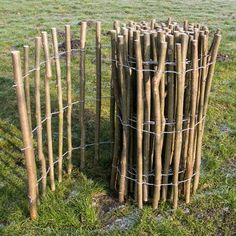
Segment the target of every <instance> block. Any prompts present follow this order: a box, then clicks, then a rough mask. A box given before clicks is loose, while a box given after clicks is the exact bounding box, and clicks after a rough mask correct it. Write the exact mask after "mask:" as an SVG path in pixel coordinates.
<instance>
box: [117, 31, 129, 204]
mask: <svg viewBox="0 0 236 236" xmlns="http://www.w3.org/2000/svg"><path fill="white" fill-rule="evenodd" d="M118 60H119V79H120V83H121V97H122V120H123V123H124V124H127V123H128V116H127V105H126V98H127V88H126V81H125V70H124V37H123V36H122V35H119V36H118ZM127 131H128V127H127V126H125V125H124V126H123V135H122V153H121V163H120V164H121V169H120V188H119V202H124V196H125V188H126V172H127V157H128V149H127V140H128V135H127V134H128V132H127Z"/></svg>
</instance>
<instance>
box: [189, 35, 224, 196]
mask: <svg viewBox="0 0 236 236" xmlns="http://www.w3.org/2000/svg"><path fill="white" fill-rule="evenodd" d="M220 41H221V35H220V34H215V37H214V46H213V48H212V52H211V57H210V65H209V69H208V74H207V77H206V89H205V94H204V103H203V111H202V113H203V117H205V116H206V112H207V106H208V100H209V94H210V90H211V83H212V78H213V75H214V69H215V63H216V57H217V53H218V50H219V46H220ZM204 123H205V121H204V122H203V127H202V131H201V132H200V128H201V127H200V128H199V131H198V132H199V135H198V136H199V141H198V144H197V146H198V145H200V146H201V143H202V136H203V130H204V125H205V124H204ZM198 148H200V147H198ZM195 162H196V163H195V176H194V185H193V192H194V193H195V192H196V190H197V188H198V184H199V178H200V164H201V151H199V150H198V151H197V156H196V161H195Z"/></svg>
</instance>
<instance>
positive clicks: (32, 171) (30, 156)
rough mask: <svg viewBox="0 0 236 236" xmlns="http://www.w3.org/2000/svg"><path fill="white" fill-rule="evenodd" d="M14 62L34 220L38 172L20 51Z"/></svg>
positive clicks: (13, 55) (14, 53)
mask: <svg viewBox="0 0 236 236" xmlns="http://www.w3.org/2000/svg"><path fill="white" fill-rule="evenodd" d="M12 63H13V71H14V80H15V84H16V95H17V104H18V111H19V118H20V125H21V132H22V137H23V144H24V154H25V164H26V170H27V176H28V197H29V208H30V217H31V219H32V220H35V219H36V218H37V174H36V164H35V157H34V151H33V141H32V134H31V129H30V126H29V120H28V115H27V105H26V99H25V92H24V84H23V79H22V73H21V63H20V52H19V51H12Z"/></svg>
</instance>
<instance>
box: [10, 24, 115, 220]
mask: <svg viewBox="0 0 236 236" xmlns="http://www.w3.org/2000/svg"><path fill="white" fill-rule="evenodd" d="M93 24H94V25H95V33H94V27H91V26H90V28H89V29H87V22H85V21H84V22H81V23H80V33H79V35H78V38H79V40H72V36H73V33H72V32H71V27H70V25H66V26H65V31H64V32H57V30H56V28H52V30H51V35H48V33H47V32H42V33H41V36H39V37H36V38H35V45H34V47H33V48H32V53H31V54H32V55H33V56H34V63H33V69H29V68H30V66H29V64H30V58H31V55H30V47H29V46H24V52H23V54H24V55H23V71H22V70H21V59H20V52H19V51H12V61H13V71H14V79H15V85H14V86H15V88H16V92H17V102H18V110H19V118H20V125H21V131H22V137H23V144H24V148H22V151H24V155H25V160H26V169H27V175H28V197H29V206H30V215H31V218H32V219H36V218H37V202H38V200H39V195H41V194H42V195H44V194H45V192H46V189H47V183H48V181H47V177H48V176H47V175H48V174H49V183H50V188H51V190H52V191H55V189H56V184H55V182H56V180H55V178H56V177H57V180H58V182H59V183H60V182H61V181H62V179H63V171H64V169H65V168H64V167H63V166H64V165H66V171H67V173H68V174H69V175H70V174H71V171H72V166H73V165H72V153H73V151H74V150H80V154H79V157H78V160H79V165H80V168H81V169H83V168H85V164H86V158H85V149H86V147H90V146H94V149H95V155H94V162H98V160H99V156H100V145H101V144H111V143H112V140H106V141H101V137H100V136H101V135H100V133H101V132H100V129H101V128H100V124H101V100H102V99H110V100H111V102H110V104H112V103H114V101H113V97H112V96H110V92H109V91H108V92H107V93H108V95H107V96H103V97H102V94H101V89H102V77H101V69H102V68H101V67H102V63H101V50H102V47H101V22H93ZM89 32H90V38H92V39H93V41H95V42H96V43H95V45H87V44H86V42H87V37H86V36H87V33H89ZM59 34H62V35H63V41H62V42H60V43H59V42H58V35H59ZM74 34H76V33H74ZM49 36H51V37H50V39H51V40H49ZM75 43H77V45H76V46H75V45H73V44H75ZM59 50H62V51H59ZM88 50H94V51H93V52H91V53H92V57H93V56H95V58H94V62H95V80H96V86H95V90H96V94H93V95H94V96H95V97H87V96H86V95H87V94H88V93H89V92H87V90H86V80H87V78H86V76H87V74H86V68H85V67H86V66H88V63H89V64H90V65H89V66H90V67H91V64H94V63H91V62H90V61H91V60H90V61H89V62H88V58H87V55H88V53H87V52H88ZM51 51H52V53H51ZM51 54H53V55H51ZM42 57H43V61H42V60H41V59H42ZM86 60H87V62H86ZM63 63H64V64H63ZM77 68H78V70H77ZM72 69H73V70H72ZM62 70H63V71H62ZM91 70H92V69H91V68H89V71H91ZM63 73H64V75H63V76H62V74H63ZM90 76H91V75H90ZM103 77H104V76H103ZM42 78H44V83H43V85H44V86H42ZM30 80H33V83H32V82H31V81H30ZM76 81H78V84H76ZM55 82H56V86H55ZM73 83H74V84H76V85H75V86H74V87H75V88H74V89H73ZM104 83H107V84H108V86H107V87H110V79H109V81H104ZM52 85H53V87H52ZM78 85H79V86H78ZM31 87H32V88H31ZM55 87H56V94H55ZM78 88H79V89H78ZM64 89H66V91H64ZM73 91H74V94H73ZM32 92H33V93H34V94H33V96H32ZM77 96H78V97H79V100H76V101H73V97H77ZM55 99H56V100H57V101H56V103H57V104H54V100H55ZM64 100H65V101H64ZM86 100H87V102H89V101H88V100H91V101H90V102H92V101H93V102H94V103H95V106H96V108H95V132H94V134H95V135H94V143H89V144H88V143H86V115H87V113H88V111H87V110H86V108H85V101H86ZM42 103H43V104H42ZM65 103H66V106H64V105H65ZM32 104H34V108H33V107H32ZM76 105H77V106H78V110H79V112H78V115H79V117H78V120H76V122H78V123H79V125H77V127H78V126H79V129H77V128H75V121H73V116H74V115H75V114H74V113H75V111H73V106H76ZM52 106H53V107H52ZM54 106H55V107H54ZM55 108H57V109H58V110H57V111H54V110H55ZM42 112H43V113H44V114H45V118H44V119H43V118H42V117H43V116H42ZM111 112H112V110H111ZM56 116H58V120H57V122H54V123H53V122H52V118H53V117H56ZM111 117H114V115H112V116H111ZM87 118H88V116H87ZM110 122H111V125H112V120H110ZM45 123H46V125H45ZM73 123H74V126H73ZM33 124H34V125H35V127H34V128H32V127H33ZM54 126H56V129H55V127H54ZM113 126H114V125H113ZM74 129H76V132H78V134H79V143H78V144H79V146H74V145H75V143H73V134H72V133H73V130H74ZM35 133H36V134H37V135H36V139H34V134H35ZM55 135H57V137H58V138H57V141H56V142H57V143H55V140H54V136H55ZM64 136H66V138H64ZM65 139H66V143H65ZM45 140H46V142H45ZM35 143H36V145H35ZM35 154H37V155H35ZM35 156H37V158H35ZM56 157H57V158H56ZM65 158H66V160H65ZM38 160H39V161H40V168H39V169H38V168H37V167H36V162H38ZM55 164H57V167H58V168H57V170H56V169H55Z"/></svg>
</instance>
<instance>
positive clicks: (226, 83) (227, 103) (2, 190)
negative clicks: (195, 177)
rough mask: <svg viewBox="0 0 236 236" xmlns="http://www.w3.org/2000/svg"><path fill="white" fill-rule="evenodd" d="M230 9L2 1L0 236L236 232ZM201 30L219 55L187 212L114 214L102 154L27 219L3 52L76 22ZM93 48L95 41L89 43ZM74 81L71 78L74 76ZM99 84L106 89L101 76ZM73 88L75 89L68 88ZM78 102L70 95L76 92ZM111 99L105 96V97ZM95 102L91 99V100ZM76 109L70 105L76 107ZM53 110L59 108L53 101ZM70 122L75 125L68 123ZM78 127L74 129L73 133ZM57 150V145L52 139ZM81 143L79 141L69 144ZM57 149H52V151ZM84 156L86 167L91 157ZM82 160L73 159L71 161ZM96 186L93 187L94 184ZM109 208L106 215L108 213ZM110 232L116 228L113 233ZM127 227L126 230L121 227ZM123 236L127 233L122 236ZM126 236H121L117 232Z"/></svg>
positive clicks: (213, 4) (196, 4)
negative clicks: (212, 35)
mask: <svg viewBox="0 0 236 236" xmlns="http://www.w3.org/2000/svg"><path fill="white" fill-rule="evenodd" d="M235 12H236V3H235V1H232V0H231V1H219V0H214V1H201V0H197V1H196V0H195V1H193V0H190V1H173V0H172V1H158V2H157V1H149V0H147V1H125V0H122V1H101V0H98V1H96V2H94V1H75V0H70V1H49V0H43V1H26V0H21V1H12V2H11V3H10V4H9V1H6V0H2V1H1V10H0V26H1V27H0V35H1V39H0V55H1V59H0V99H1V104H2V105H1V110H0V234H1V235H121V234H122V235H234V234H235V232H236V228H235V225H236V222H235V219H236V212H235V208H236V191H235V186H236V181H235V158H236V146H235V134H236V109H235V108H236V71H235V68H236V56H235V55H236V44H235V42H236V26H235V19H236V13H235ZM168 16H172V17H173V18H174V19H175V20H177V21H183V20H184V19H188V20H189V21H190V22H197V23H202V24H206V25H208V26H209V28H210V30H211V31H214V30H216V29H217V28H221V29H222V34H223V41H222V44H221V48H220V53H222V54H224V55H228V56H229V60H228V61H218V63H217V66H216V72H215V77H214V82H213V87H212V93H211V97H210V104H209V110H208V115H207V122H206V129H205V136H204V146H203V161H202V162H203V164H202V173H201V182H200V187H199V190H198V192H197V194H196V195H195V196H194V197H193V199H192V201H191V203H190V204H189V205H188V206H186V205H185V204H183V203H182V204H181V206H180V207H179V209H178V210H176V211H172V210H171V207H170V205H168V204H161V206H160V209H159V210H158V211H153V210H152V209H151V208H150V207H145V208H144V209H143V210H141V211H138V210H137V209H136V208H135V206H133V205H132V204H126V205H124V206H119V207H117V208H116V209H115V210H114V211H110V212H109V211H108V210H107V208H109V206H111V205H113V206H114V205H115V204H117V203H116V202H115V201H114V200H113V199H112V198H110V197H108V194H110V192H109V188H108V182H109V174H110V173H109V172H110V159H109V158H110V156H109V148H108V147H105V146H104V148H103V156H102V160H101V163H100V165H99V166H96V168H94V167H93V166H92V165H90V164H88V166H87V170H86V172H85V173H79V172H78V171H77V170H74V171H73V175H72V177H71V178H69V177H68V176H66V175H65V178H64V181H63V183H61V184H58V186H57V191H56V192H55V193H52V192H50V191H48V193H47V195H46V196H45V198H44V199H42V201H41V205H40V206H39V219H38V220H36V221H34V222H32V221H30V219H29V214H28V210H27V201H26V185H25V180H26V175H25V169H24V159H23V155H22V154H21V152H20V148H21V147H22V142H21V135H20V130H19V123H18V116H17V108H16V98H15V93H14V90H13V88H12V87H11V86H12V84H13V79H12V69H11V58H10V54H9V51H10V49H12V48H20V47H22V45H24V44H26V43H30V44H32V42H33V38H34V37H35V35H37V34H39V32H40V31H42V30H47V31H48V30H49V29H50V28H51V27H53V26H57V27H58V28H59V29H63V26H64V24H66V23H72V24H73V25H74V29H75V30H76V24H77V23H78V22H79V21H80V20H82V19H91V18H92V19H96V20H101V21H102V25H103V30H104V32H106V31H107V30H109V29H110V28H111V27H112V21H113V20H121V21H123V22H126V21H127V20H143V19H146V20H149V19H152V18H157V19H159V20H166V19H167V17H168ZM92 40H93V39H91V41H92ZM91 68H92V65H91V67H89V68H88V71H89V73H90V76H89V78H90V80H89V81H88V83H87V86H88V89H91V90H92V88H93V87H94V72H93V69H91ZM75 73H76V68H75ZM105 80H107V81H108V80H109V73H106V76H105ZM74 83H75V86H76V81H75V82H74ZM74 92H75V94H76V92H77V91H76V90H75V91H74ZM107 94H108V90H104V96H105V95H107ZM93 95H94V94H93V93H91V96H93ZM74 99H76V96H75V98H74ZM54 102H55V103H56V101H54ZM108 104H109V103H108V102H106V101H105V102H104V103H103V110H102V127H103V133H102V138H103V140H105V139H108V138H107V137H108V135H109V129H108V128H107V127H108V109H107V108H106V107H107V105H108ZM87 109H89V110H87V111H89V112H87V114H88V120H87V125H88V127H89V131H88V133H89V135H88V140H87V141H92V139H93V127H94V126H93V119H94V118H93V117H94V107H93V106H92V103H91V104H88V107H87ZM74 119H75V121H76V120H77V119H78V117H77V116H75V117H74ZM77 128H78V127H76V129H77ZM55 140H56V137H55ZM77 140H78V135H77V137H75V141H77ZM55 146H56V144H55ZM93 154H94V153H93V150H92V149H88V152H87V154H86V155H87V158H88V159H91V158H92V157H93ZM77 156H78V152H75V154H74V159H75V160H76V157H77ZM92 176H93V177H92ZM106 204H107V205H106ZM110 225H115V226H117V227H113V228H111V229H110V230H108V229H109V227H110ZM124 225H125V226H124ZM124 229H126V230H125V231H124ZM122 230H123V231H122Z"/></svg>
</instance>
